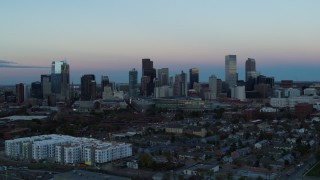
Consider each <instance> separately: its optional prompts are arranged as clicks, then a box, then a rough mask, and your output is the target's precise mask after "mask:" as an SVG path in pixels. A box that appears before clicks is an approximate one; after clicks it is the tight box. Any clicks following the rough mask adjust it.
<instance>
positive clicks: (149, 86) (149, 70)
mask: <svg viewBox="0 0 320 180" xmlns="http://www.w3.org/2000/svg"><path fill="white" fill-rule="evenodd" d="M144 77H149V82H146V80H147V78H144ZM155 77H156V69H154V68H153V61H151V60H150V59H142V78H143V80H144V83H146V84H145V86H146V89H145V90H144V91H145V92H144V91H142V92H141V93H142V94H144V95H145V96H150V95H152V94H153V90H154V83H153V79H154V78H155ZM142 78H141V86H142ZM141 90H143V89H141Z"/></svg>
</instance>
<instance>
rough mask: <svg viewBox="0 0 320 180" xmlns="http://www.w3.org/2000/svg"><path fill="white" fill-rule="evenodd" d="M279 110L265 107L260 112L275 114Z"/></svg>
mask: <svg viewBox="0 0 320 180" xmlns="http://www.w3.org/2000/svg"><path fill="white" fill-rule="evenodd" d="M277 111H278V110H277V109H276V108H272V107H263V108H261V109H260V112H266V113H275V112H277Z"/></svg>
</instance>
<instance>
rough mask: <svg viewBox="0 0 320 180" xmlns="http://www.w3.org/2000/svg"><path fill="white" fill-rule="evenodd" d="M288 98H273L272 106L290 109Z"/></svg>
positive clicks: (271, 100)
mask: <svg viewBox="0 0 320 180" xmlns="http://www.w3.org/2000/svg"><path fill="white" fill-rule="evenodd" d="M288 104H289V101H288V98H271V99H270V105H271V106H272V107H276V108H286V107H288Z"/></svg>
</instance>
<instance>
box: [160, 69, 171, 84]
mask: <svg viewBox="0 0 320 180" xmlns="http://www.w3.org/2000/svg"><path fill="white" fill-rule="evenodd" d="M158 79H159V84H160V86H166V85H169V68H161V69H158Z"/></svg>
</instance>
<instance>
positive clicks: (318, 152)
mask: <svg viewBox="0 0 320 180" xmlns="http://www.w3.org/2000/svg"><path fill="white" fill-rule="evenodd" d="M316 159H317V160H318V161H320V150H318V151H317V152H316Z"/></svg>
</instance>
